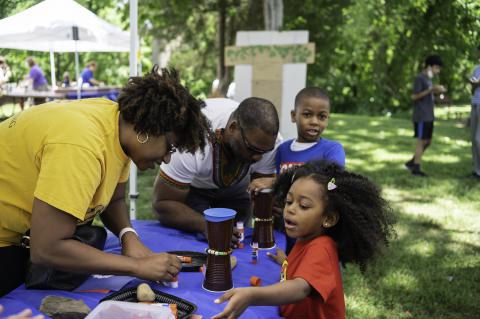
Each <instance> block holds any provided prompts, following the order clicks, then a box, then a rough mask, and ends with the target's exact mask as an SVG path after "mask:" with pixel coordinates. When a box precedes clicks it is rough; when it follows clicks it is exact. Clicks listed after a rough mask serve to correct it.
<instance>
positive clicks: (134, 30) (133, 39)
mask: <svg viewBox="0 0 480 319" xmlns="http://www.w3.org/2000/svg"><path fill="white" fill-rule="evenodd" d="M137 18H138V1H137V0H130V76H137V75H138V69H137V46H138V43H137V42H138V22H137ZM129 185H130V187H129V188H130V194H129V195H130V219H132V220H133V219H136V218H137V203H136V199H137V197H138V192H137V166H135V163H133V162H132V163H131V165H130V184H129Z"/></svg>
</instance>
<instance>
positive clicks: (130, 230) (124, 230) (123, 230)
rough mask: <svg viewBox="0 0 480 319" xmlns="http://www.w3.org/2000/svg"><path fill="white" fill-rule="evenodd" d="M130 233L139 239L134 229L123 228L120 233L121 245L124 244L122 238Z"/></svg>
mask: <svg viewBox="0 0 480 319" xmlns="http://www.w3.org/2000/svg"><path fill="white" fill-rule="evenodd" d="M128 232H132V233H135V235H137V237H139V236H138V233H137V232H136V231H135V229H133V228H132V227H125V228H122V230H121V231H120V232H119V233H118V239H119V240H120V243H121V242H122V237H123V236H124V235H125V234H126V233H128Z"/></svg>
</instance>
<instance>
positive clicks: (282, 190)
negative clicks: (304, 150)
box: [274, 161, 396, 272]
mask: <svg viewBox="0 0 480 319" xmlns="http://www.w3.org/2000/svg"><path fill="white" fill-rule="evenodd" d="M300 178H311V179H313V180H314V181H316V182H317V183H318V184H319V185H321V186H322V188H323V191H322V193H321V194H319V196H322V198H323V200H324V201H325V202H326V209H325V212H324V213H325V214H327V215H328V214H334V213H335V212H336V213H338V215H339V219H338V222H337V224H336V225H335V226H333V227H330V228H326V229H325V234H326V235H328V236H330V237H332V238H333V239H334V240H335V242H336V243H337V245H338V256H339V260H340V262H341V263H342V264H343V265H345V264H346V263H350V262H352V263H355V264H357V265H358V266H359V267H360V270H361V271H362V272H364V271H365V270H366V267H367V264H368V262H370V261H371V260H372V259H374V257H376V256H377V255H378V254H379V253H380V252H381V248H382V247H383V246H388V244H389V242H390V240H391V239H392V238H394V237H395V235H396V234H395V230H394V229H393V224H394V223H395V217H394V215H393V211H392V209H391V208H390V205H389V204H388V202H387V201H386V200H385V199H383V197H382V196H381V191H380V189H379V188H378V187H377V186H376V185H375V184H374V183H373V182H371V181H370V180H369V179H368V178H366V177H364V176H362V175H359V174H355V173H351V172H348V171H346V170H344V169H343V168H342V167H341V166H339V165H338V164H336V163H333V162H328V161H311V162H307V163H306V164H305V165H303V166H300V167H298V168H296V169H292V170H289V171H287V172H285V173H284V174H282V175H280V176H279V177H278V178H277V181H276V182H275V185H274V194H275V197H276V198H277V200H281V201H282V202H283V203H284V202H285V198H286V196H287V193H288V191H289V189H290V187H291V185H292V184H293V183H294V182H295V181H296V180H298V179H300ZM332 178H334V179H335V185H336V186H337V187H336V188H335V189H332V190H328V189H327V184H328V182H330V181H331V180H332ZM318 222H319V223H320V222H321V221H318Z"/></svg>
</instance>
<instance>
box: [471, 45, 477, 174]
mask: <svg viewBox="0 0 480 319" xmlns="http://www.w3.org/2000/svg"><path fill="white" fill-rule="evenodd" d="M476 51H477V52H476V55H477V59H478V58H480V45H479V46H478V47H477V50H476ZM469 82H470V84H471V85H472V111H471V113H470V129H471V132H472V160H473V171H472V174H471V177H472V178H475V179H479V180H480V65H477V66H475V69H474V70H473V74H472V77H471V78H470V81H469Z"/></svg>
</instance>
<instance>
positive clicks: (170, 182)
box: [158, 169, 190, 190]
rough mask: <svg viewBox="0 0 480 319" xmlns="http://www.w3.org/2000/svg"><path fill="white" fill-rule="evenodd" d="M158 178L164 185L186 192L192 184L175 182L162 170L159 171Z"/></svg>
mask: <svg viewBox="0 0 480 319" xmlns="http://www.w3.org/2000/svg"><path fill="white" fill-rule="evenodd" d="M158 177H159V178H160V180H161V181H162V182H163V183H164V184H166V185H168V186H171V187H173V188H176V189H181V190H185V189H188V187H189V186H190V184H185V183H181V182H179V181H176V180H174V179H173V178H171V177H170V176H168V175H167V174H165V173H164V172H163V171H162V170H161V169H160V170H159V171H158Z"/></svg>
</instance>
